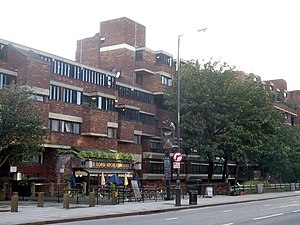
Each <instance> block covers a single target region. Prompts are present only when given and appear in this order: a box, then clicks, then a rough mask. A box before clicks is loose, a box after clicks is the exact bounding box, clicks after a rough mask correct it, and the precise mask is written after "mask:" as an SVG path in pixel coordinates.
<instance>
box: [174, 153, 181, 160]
mask: <svg viewBox="0 0 300 225" xmlns="http://www.w3.org/2000/svg"><path fill="white" fill-rule="evenodd" d="M173 160H174V162H181V161H182V154H181V153H180V152H176V153H174V155H173Z"/></svg>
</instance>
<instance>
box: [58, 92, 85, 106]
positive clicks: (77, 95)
mask: <svg viewBox="0 0 300 225" xmlns="http://www.w3.org/2000/svg"><path fill="white" fill-rule="evenodd" d="M62 97H63V102H68V103H73V104H77V105H81V92H80V91H75V90H72V89H69V88H63V96H62Z"/></svg>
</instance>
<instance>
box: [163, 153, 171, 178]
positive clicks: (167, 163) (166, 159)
mask: <svg viewBox="0 0 300 225" xmlns="http://www.w3.org/2000/svg"><path fill="white" fill-rule="evenodd" d="M164 173H165V180H171V179H172V177H171V176H172V168H171V157H170V156H165V157H164Z"/></svg>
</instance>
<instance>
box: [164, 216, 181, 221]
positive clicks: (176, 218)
mask: <svg viewBox="0 0 300 225" xmlns="http://www.w3.org/2000/svg"><path fill="white" fill-rule="evenodd" d="M166 220H168V221H169V220H178V217H173V218H168V219H166Z"/></svg>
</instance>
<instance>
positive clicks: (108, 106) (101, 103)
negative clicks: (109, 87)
mask: <svg viewBox="0 0 300 225" xmlns="http://www.w3.org/2000/svg"><path fill="white" fill-rule="evenodd" d="M98 109H100V110H107V111H115V99H111V98H106V97H102V96H98Z"/></svg>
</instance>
